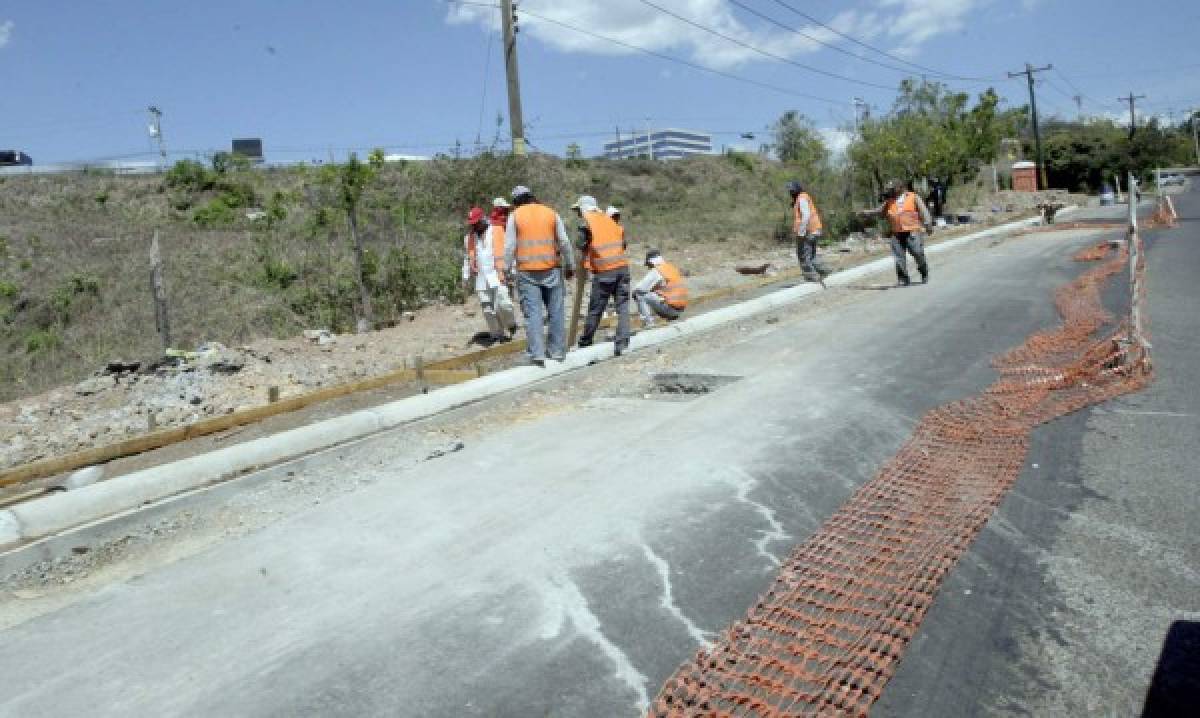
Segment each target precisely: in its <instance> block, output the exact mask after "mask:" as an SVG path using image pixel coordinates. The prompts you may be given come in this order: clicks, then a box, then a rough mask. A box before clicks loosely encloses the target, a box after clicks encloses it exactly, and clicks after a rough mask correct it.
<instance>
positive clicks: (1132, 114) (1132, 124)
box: [1117, 91, 1146, 138]
mask: <svg viewBox="0 0 1200 718" xmlns="http://www.w3.org/2000/svg"><path fill="white" fill-rule="evenodd" d="M1117 99H1118V100H1119V101H1121V102H1128V103H1129V137H1130V138H1132V137H1133V133H1134V132H1136V131H1137V112H1136V111H1135V109H1134V107H1135V105H1136V103H1137V101H1138V100H1144V99H1146V96H1145V95H1135V94H1133V92H1132V91H1131V92H1130V93H1129V94H1128V95H1127V96H1125V97H1118V98H1117Z"/></svg>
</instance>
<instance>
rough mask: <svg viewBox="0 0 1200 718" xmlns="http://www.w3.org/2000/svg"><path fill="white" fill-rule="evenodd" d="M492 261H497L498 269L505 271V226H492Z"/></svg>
mask: <svg viewBox="0 0 1200 718" xmlns="http://www.w3.org/2000/svg"><path fill="white" fill-rule="evenodd" d="M492 259H495V260H496V269H499V270H501V271H503V270H504V225H503V224H493V225H492Z"/></svg>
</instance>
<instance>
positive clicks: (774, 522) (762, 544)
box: [730, 466, 792, 568]
mask: <svg viewBox="0 0 1200 718" xmlns="http://www.w3.org/2000/svg"><path fill="white" fill-rule="evenodd" d="M730 469H731V470H732V471H734V472H735V473H737V474H739V475H741V477H742V478H743V479H744V480H743V481H742V482H740V483H738V484H736V485H735V486H736V487H737V493H736V494H735V497H736V498H737V500H738V501H740V502H742V503H744V504H746V505H747V506H750V507H752V508H753V509H754V510H755V512H756V513H758V515H759V516H761V517H762V519H763V521H766V522H767V525H768V526H770V530H766V531H764V530H763V529H759V530H758V533H759V537H758V538H757V539H755V541H754V548H755V549H757V550H758V555H759V556H762V557H763V558H764V559H766V560H767V562H768V563H770V564H771V565H770V567H769V568H779V567H780V566H781V565H782V564H783V562H782V561H780V560H779V558H778V557H776V556H775V554H773V553H771V552H770V551H768V550H767V545H768V544H770V543H771V542H772V541H789V540H791V538H792V537H791V535H790V534H789V533H788V532H787V531H784V530H783V524H781V523H779V519H777V518H776V517H775V510H774V509H772V508H770V507H768V506H764V505H763V504H760V503H759V502H757V501H755V500H754V499H751V498H750V492H751V491H752V490H753V489H754V488H755V487H756V486H758V479H756V478H754V477H753V476H751V475H750V474H749V473H747V472H746V471H745V470H744V469H742V468H740V467H737V466H731V467H730Z"/></svg>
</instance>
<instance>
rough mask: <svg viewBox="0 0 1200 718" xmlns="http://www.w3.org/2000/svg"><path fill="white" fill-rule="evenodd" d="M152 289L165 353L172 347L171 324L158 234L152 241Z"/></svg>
mask: <svg viewBox="0 0 1200 718" xmlns="http://www.w3.org/2000/svg"><path fill="white" fill-rule="evenodd" d="M150 289H151V291H152V292H153V293H154V326H155V329H156V330H157V331H158V337H159V339H161V340H162V346H163V351H164V352H165V351H166V350H167V349H169V348H170V347H171V322H170V320H169V319H168V317H167V288H166V285H165V284H164V283H163V266H162V252H160V251H159V247H158V232H155V233H154V239H153V240H151V241H150Z"/></svg>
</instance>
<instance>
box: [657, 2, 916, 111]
mask: <svg viewBox="0 0 1200 718" xmlns="http://www.w3.org/2000/svg"><path fill="white" fill-rule="evenodd" d="M639 2H641V3H642V4H643V5H646V6H647V7H651V8H654V9H655V10H658V11H659V12H661V13H663V14H664V15H669V16H671V17H673V18H675V19H676V20H679V21H680V22H682V23H685V24H687V25H690V26H691V27H694V28H696V29H697V30H702V31H703V32H707V33H708V34H710V35H713V36H715V37H719V38H721V39H722V40H725V41H727V42H731V43H733V44H735V45H737V46H739V47H742V48H745V49H747V50H750V51H751V52H755V53H758V54H759V55H762V56H763V57H768V58H771V59H772V60H776V61H778V62H783V63H786V64H788V65H792V66H793V67H798V68H800V69H802V70H806V71H808V72H812V73H814V74H817V75H824V76H825V77H830V78H833V79H835V80H841V81H842V82H849V83H852V84H855V85H862V86H864V87H873V88H876V89H880V90H887V91H889V92H892V91H895V89H896V88H895V87H892V86H890V85H881V84H879V83H877V82H867V81H866V80H859V79H857V78H853V77H849V76H847V75H839V74H838V73H836V72H830V71H828V70H822V69H821V68H819V67H813V66H812V65H806V64H805V63H803V62H797V61H796V60H793V59H791V58H789V57H784V56H783V55H777V54H775V53H773V52H771V51H769V50H764V49H762V48H761V47H757V46H755V45H752V44H750V43H748V42H745V41H744V40H739V39H737V38H736V37H733V36H731V35H726V34H725V33H723V32H721V31H720V30H714V29H713V28H711V27H708V26H707V25H703V24H701V23H698V22H696V21H695V20H690V19H688V18H686V17H684V16H682V15H680V14H678V13H676V12H674V11H672V10H668V9H667V8H665V7H663V6H662V5H658V4H656V3H654V2H651V0H639Z"/></svg>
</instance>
